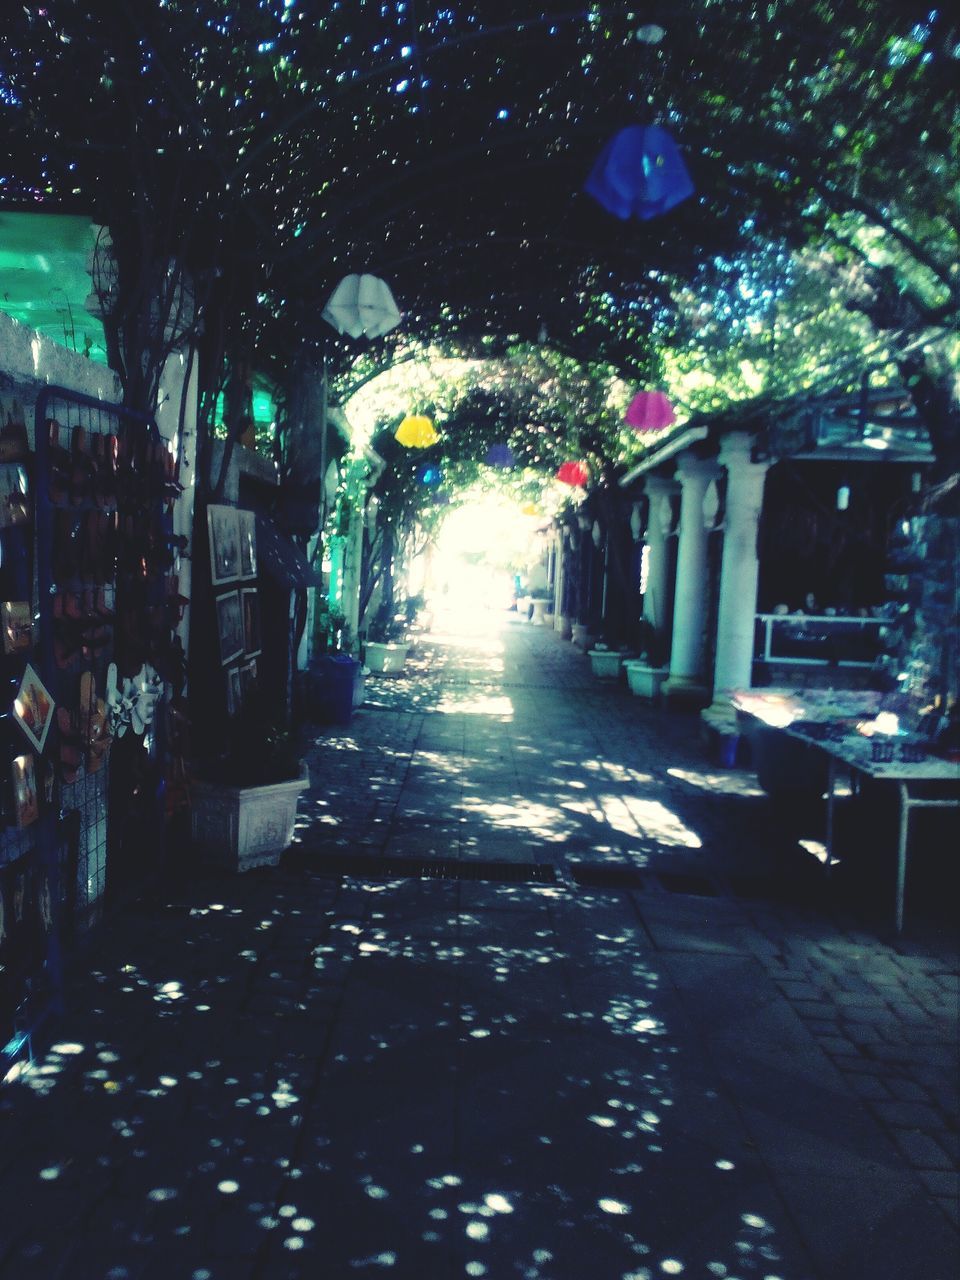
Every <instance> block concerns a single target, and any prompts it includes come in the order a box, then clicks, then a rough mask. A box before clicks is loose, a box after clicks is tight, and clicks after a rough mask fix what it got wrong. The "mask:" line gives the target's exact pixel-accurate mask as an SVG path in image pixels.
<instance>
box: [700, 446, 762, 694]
mask: <svg viewBox="0 0 960 1280" xmlns="http://www.w3.org/2000/svg"><path fill="white" fill-rule="evenodd" d="M750 446H751V436H750V435H749V434H748V433H747V432H745V431H735V432H733V433H732V434H730V435H728V436H724V438H723V441H722V443H721V446H720V461H721V463H722V464H723V465H724V466H725V467H726V469H727V501H726V510H725V513H724V523H723V560H722V563H721V568H720V607H719V613H718V617H717V656H716V663H715V666H714V673H713V700H714V702H719V703H724V704H726V703H727V702H728V700H729V694H730V690H731V689H748V688H749V687H750V674H751V668H752V664H753V635H754V615H755V613H756V610H757V575H758V572H759V563H758V560H757V527H758V525H759V521H760V509H761V507H762V505H763V484H764V479H765V478H766V474H767V467H768V466H769V464H768V463H766V462H752V461H751V460H750Z"/></svg>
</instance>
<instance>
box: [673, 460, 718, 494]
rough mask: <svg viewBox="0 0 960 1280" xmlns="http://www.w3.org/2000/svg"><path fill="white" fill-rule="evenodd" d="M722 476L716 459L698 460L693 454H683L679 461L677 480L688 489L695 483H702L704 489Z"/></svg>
mask: <svg viewBox="0 0 960 1280" xmlns="http://www.w3.org/2000/svg"><path fill="white" fill-rule="evenodd" d="M719 474H720V468H719V466H718V465H717V460H716V458H698V457H696V456H695V455H694V454H692V453H681V454H680V456H679V458H678V459H677V472H676V475H677V479H678V480H679V481H680V483H681V485H683V486H684V487H686V486H687V485H688V484H690V483H691V482H693V481H696V480H699V481H702V483H703V485H704V487H706V485H707V484H708V483H709V481H710V480H712V479H713V478H714V476H717V475H719Z"/></svg>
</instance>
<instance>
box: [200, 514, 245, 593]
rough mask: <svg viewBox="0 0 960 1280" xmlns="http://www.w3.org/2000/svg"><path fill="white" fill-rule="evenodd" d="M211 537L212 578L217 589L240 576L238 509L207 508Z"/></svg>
mask: <svg viewBox="0 0 960 1280" xmlns="http://www.w3.org/2000/svg"><path fill="white" fill-rule="evenodd" d="M207 532H208V533H209V535H210V576H211V578H212V579H213V585H214V586H215V587H221V586H223V585H224V583H226V582H236V580H237V578H239V576H240V522H239V520H238V519H237V508H236V507H224V506H217V505H213V506H209V507H207Z"/></svg>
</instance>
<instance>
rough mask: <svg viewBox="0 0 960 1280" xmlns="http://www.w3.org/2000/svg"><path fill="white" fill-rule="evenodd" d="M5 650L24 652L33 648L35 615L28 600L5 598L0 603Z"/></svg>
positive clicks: (0, 621)
mask: <svg viewBox="0 0 960 1280" xmlns="http://www.w3.org/2000/svg"><path fill="white" fill-rule="evenodd" d="M0 626H2V628H3V652H4V653H23V652H24V651H25V650H28V649H32V648H33V615H32V614H31V612H30V605H29V603H28V602H27V601H26V600H4V601H3V603H2V604H0Z"/></svg>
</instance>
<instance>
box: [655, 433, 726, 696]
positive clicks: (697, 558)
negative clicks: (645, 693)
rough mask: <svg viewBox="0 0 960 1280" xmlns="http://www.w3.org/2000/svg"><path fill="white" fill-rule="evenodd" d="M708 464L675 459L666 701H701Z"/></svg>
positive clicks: (712, 468) (712, 467)
mask: <svg viewBox="0 0 960 1280" xmlns="http://www.w3.org/2000/svg"><path fill="white" fill-rule="evenodd" d="M717 473H718V472H717V464H716V462H714V461H713V460H709V461H701V460H700V459H698V458H694V457H692V456H691V455H689V454H681V455H680V459H679V462H678V463H677V479H678V480H679V481H680V538H679V544H678V547H677V585H676V590H675V593H674V604H673V644H672V646H671V649H670V675H669V678H668V679H667V681H666V683H665V684H664V686H663V693H664V695H665V696H666V697H668V698H669V697H671V696H674V697H677V698H684V699H689V700H690V701H700V702H703V701H706V699H707V687H706V684H705V682H704V672H703V647H704V646H703V626H704V619H705V616H706V608H707V530H706V527H705V525H704V519H703V499H704V496H705V495H706V492H707V485H708V484H709V483H710V481H711V480H712V479H714V477H715V476H716V475H717Z"/></svg>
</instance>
